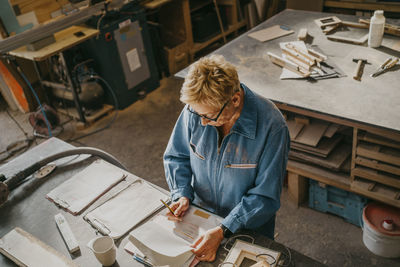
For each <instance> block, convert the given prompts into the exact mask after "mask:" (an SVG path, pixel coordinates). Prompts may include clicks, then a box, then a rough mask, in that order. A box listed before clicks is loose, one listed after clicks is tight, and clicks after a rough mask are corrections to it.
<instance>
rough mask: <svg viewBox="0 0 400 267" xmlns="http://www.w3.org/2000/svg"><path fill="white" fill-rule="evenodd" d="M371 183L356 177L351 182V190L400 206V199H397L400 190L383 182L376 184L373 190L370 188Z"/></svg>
mask: <svg viewBox="0 0 400 267" xmlns="http://www.w3.org/2000/svg"><path fill="white" fill-rule="evenodd" d="M370 185H371V183H370V182H368V181H366V180H363V179H358V178H356V179H355V180H354V181H353V182H352V183H351V190H352V191H354V192H356V193H358V194H361V195H364V196H366V197H368V198H371V199H374V200H378V201H381V202H383V203H386V204H389V205H392V206H395V207H398V208H400V200H399V199H396V196H397V194H399V193H400V190H398V189H396V188H392V187H388V186H385V185H381V184H376V185H375V186H374V187H373V188H372V190H369V189H370Z"/></svg>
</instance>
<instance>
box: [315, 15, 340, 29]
mask: <svg viewBox="0 0 400 267" xmlns="http://www.w3.org/2000/svg"><path fill="white" fill-rule="evenodd" d="M314 21H315V23H316V24H317V25H318V27H320V28H321V29H324V28H325V27H328V26H332V25H337V24H340V23H341V22H342V21H341V20H340V19H339V18H338V17H336V16H330V17H325V18H320V19H316V20H314Z"/></svg>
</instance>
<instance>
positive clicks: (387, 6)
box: [324, 1, 400, 12]
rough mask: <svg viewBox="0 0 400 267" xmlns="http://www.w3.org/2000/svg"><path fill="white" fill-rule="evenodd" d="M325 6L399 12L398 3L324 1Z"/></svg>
mask: <svg viewBox="0 0 400 267" xmlns="http://www.w3.org/2000/svg"><path fill="white" fill-rule="evenodd" d="M324 6H326V7H336V8H348V9H356V10H360V9H361V10H379V9H380V10H383V11H388V12H400V5H399V4H398V3H388V2H385V3H384V4H376V3H365V2H362V3H356V2H350V1H324Z"/></svg>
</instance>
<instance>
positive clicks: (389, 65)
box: [371, 57, 399, 77]
mask: <svg viewBox="0 0 400 267" xmlns="http://www.w3.org/2000/svg"><path fill="white" fill-rule="evenodd" d="M397 62H399V59H398V58H392V57H390V58H388V59H386V60H385V62H383V64H382V65H381V66H380V67H379V68H378V69H377V70H376V71H375V72H374V73H372V74H371V77H376V76H378V75H380V74H382V73H384V72H386V71H387V70H388V69H390V68H393V67H394V66H395V65H396V64H397Z"/></svg>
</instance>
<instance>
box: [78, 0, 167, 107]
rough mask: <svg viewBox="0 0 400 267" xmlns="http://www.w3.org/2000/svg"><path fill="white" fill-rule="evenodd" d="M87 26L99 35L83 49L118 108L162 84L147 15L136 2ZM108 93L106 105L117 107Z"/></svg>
mask: <svg viewBox="0 0 400 267" xmlns="http://www.w3.org/2000/svg"><path fill="white" fill-rule="evenodd" d="M87 24H89V25H90V26H92V27H95V28H98V29H99V30H100V33H99V35H98V37H97V38H92V39H90V40H88V41H86V42H84V43H83V44H81V47H80V49H81V50H82V51H83V53H84V55H85V57H87V58H92V59H94V64H93V67H94V69H95V71H96V73H97V74H99V75H100V76H101V77H103V78H104V79H105V80H106V81H107V83H108V84H109V85H110V87H111V88H112V90H113V91H114V92H115V95H116V97H117V100H118V108H119V109H123V108H125V107H127V106H129V105H130V104H132V103H133V102H135V101H136V100H138V99H140V98H142V97H144V96H145V95H146V94H147V93H148V92H150V91H152V90H154V89H156V88H157V87H158V86H159V85H160V83H159V75H158V72H157V67H156V63H155V59H154V54H153V51H152V46H151V40H150V35H149V30H148V25H147V23H146V17H145V13H144V10H143V8H142V7H141V6H140V5H139V4H138V3H137V1H132V2H130V3H128V4H126V5H124V6H123V7H121V8H120V9H119V10H111V11H107V12H106V13H105V14H104V15H102V16H96V17H93V18H92V19H90V20H89V21H88V22H87ZM105 93H106V102H107V103H109V104H112V105H114V104H115V103H114V100H113V98H112V95H111V94H110V93H109V92H107V91H105Z"/></svg>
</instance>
